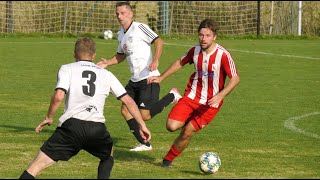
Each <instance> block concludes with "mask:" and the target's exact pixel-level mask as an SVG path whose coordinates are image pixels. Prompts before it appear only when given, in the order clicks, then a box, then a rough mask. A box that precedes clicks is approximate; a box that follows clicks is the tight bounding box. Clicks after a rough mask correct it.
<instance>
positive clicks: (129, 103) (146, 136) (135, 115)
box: [120, 95, 151, 142]
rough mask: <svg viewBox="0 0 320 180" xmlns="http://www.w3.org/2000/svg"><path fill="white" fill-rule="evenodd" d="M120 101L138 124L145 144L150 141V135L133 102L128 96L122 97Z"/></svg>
mask: <svg viewBox="0 0 320 180" xmlns="http://www.w3.org/2000/svg"><path fill="white" fill-rule="evenodd" d="M120 100H121V101H122V102H123V103H124V104H125V105H126V107H127V109H128V110H129V112H130V114H131V115H132V116H133V118H135V119H136V120H137V122H138V123H139V125H140V133H141V136H142V138H143V139H144V140H145V142H148V141H150V139H151V133H150V131H149V129H148V128H147V126H146V124H145V122H144V120H143V118H142V116H141V114H140V111H139V108H138V106H137V104H136V103H135V102H134V100H133V99H132V98H131V97H130V96H129V95H125V96H123V97H122V98H121V99H120Z"/></svg>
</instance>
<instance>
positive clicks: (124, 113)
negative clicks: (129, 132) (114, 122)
mask: <svg viewBox="0 0 320 180" xmlns="http://www.w3.org/2000/svg"><path fill="white" fill-rule="evenodd" d="M121 114H122V116H123V117H124V119H125V120H126V121H128V120H129V119H132V118H133V116H132V115H131V114H130V112H129V110H128V109H127V106H126V105H124V104H122V106H121Z"/></svg>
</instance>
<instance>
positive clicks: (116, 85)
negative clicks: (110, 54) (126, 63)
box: [109, 72, 127, 99]
mask: <svg viewBox="0 0 320 180" xmlns="http://www.w3.org/2000/svg"><path fill="white" fill-rule="evenodd" d="M109 78H110V79H109V80H110V84H111V85H110V87H111V93H112V94H113V95H115V96H116V97H117V99H120V98H121V97H122V96H124V95H125V94H127V91H126V90H125V88H124V87H123V85H122V84H121V83H120V81H119V80H118V79H117V78H116V77H115V76H114V75H113V74H112V73H111V72H109Z"/></svg>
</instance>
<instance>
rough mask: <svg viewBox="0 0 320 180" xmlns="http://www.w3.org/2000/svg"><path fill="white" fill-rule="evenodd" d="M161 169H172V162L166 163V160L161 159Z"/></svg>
mask: <svg viewBox="0 0 320 180" xmlns="http://www.w3.org/2000/svg"><path fill="white" fill-rule="evenodd" d="M161 167H164V168H171V167H172V161H168V160H166V159H163V160H162V164H161Z"/></svg>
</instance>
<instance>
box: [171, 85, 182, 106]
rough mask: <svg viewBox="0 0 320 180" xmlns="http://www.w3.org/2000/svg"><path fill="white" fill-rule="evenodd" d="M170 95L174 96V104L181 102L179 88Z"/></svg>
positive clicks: (174, 89) (172, 90) (173, 89)
mask: <svg viewBox="0 0 320 180" xmlns="http://www.w3.org/2000/svg"><path fill="white" fill-rule="evenodd" d="M169 93H172V94H173V95H174V99H173V101H172V103H176V102H178V101H179V99H180V98H182V96H181V95H180V93H179V91H178V89H177V88H172V89H171V91H170V92H169Z"/></svg>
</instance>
